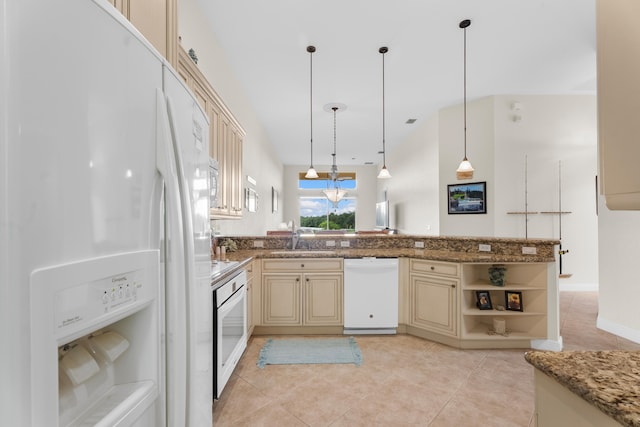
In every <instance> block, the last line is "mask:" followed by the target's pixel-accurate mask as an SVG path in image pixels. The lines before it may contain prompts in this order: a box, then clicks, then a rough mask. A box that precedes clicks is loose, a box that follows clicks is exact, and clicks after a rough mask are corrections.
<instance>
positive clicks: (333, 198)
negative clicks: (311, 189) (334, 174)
mask: <svg viewBox="0 0 640 427" xmlns="http://www.w3.org/2000/svg"><path fill="white" fill-rule="evenodd" d="M322 192H323V193H324V195H325V197H326V198H327V199H329V201H330V202H331V203H333V204H334V206H335V205H337V204H338V202H340V200H342V199H343V198H344V196H346V195H347V192H346V191H345V190H342V189H341V188H339V187H334V188H327V189H326V190H322Z"/></svg>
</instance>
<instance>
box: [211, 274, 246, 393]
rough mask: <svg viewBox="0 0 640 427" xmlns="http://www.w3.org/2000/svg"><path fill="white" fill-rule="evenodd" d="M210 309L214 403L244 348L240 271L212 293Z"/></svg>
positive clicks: (243, 283)
mask: <svg viewBox="0 0 640 427" xmlns="http://www.w3.org/2000/svg"><path fill="white" fill-rule="evenodd" d="M216 286H217V285H216ZM214 289H215V288H214ZM213 306H214V307H216V311H215V313H214V316H213V330H214V337H213V342H214V348H213V368H214V376H213V390H214V395H215V398H216V399H217V398H219V397H220V394H221V393H222V390H223V389H224V386H225V385H226V384H227V381H228V380H229V377H231V374H232V373H233V370H234V369H235V367H236V365H237V364H238V361H239V360H240V357H241V356H242V353H243V352H244V350H245V349H246V348H247V274H246V272H245V271H244V270H241V271H240V273H239V274H238V275H236V276H234V277H232V278H231V279H226V280H225V282H224V284H223V285H222V286H220V287H218V288H217V289H215V290H214V291H213Z"/></svg>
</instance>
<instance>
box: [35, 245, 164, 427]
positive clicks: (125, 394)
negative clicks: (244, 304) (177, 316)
mask: <svg viewBox="0 0 640 427" xmlns="http://www.w3.org/2000/svg"><path fill="white" fill-rule="evenodd" d="M159 265H160V264H159V252H158V251H155V250H151V251H139V252H132V253H123V254H118V255H112V256H106V257H101V258H93V259H89V260H84V261H79V262H75V263H71V264H65V265H60V266H54V267H49V268H45V269H39V270H36V271H34V272H33V273H32V275H31V308H32V309H31V329H32V339H31V346H32V352H31V372H32V377H31V383H32V414H33V425H48V426H116V425H117V426H125V425H126V426H140V427H142V426H145V427H146V426H156V425H160V424H161V423H162V422H163V421H162V420H163V418H162V414H161V411H160V409H159V408H161V405H159V404H158V400H159V396H160V395H161V386H162V384H161V383H162V377H161V375H160V372H161V343H160V335H161V333H162V328H161V325H160V319H161V315H160V298H159V291H160V282H159V280H160V279H159V278H160V267H159ZM55 421H57V423H56V422H55Z"/></svg>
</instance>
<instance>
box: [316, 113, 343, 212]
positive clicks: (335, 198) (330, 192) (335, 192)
mask: <svg viewBox="0 0 640 427" xmlns="http://www.w3.org/2000/svg"><path fill="white" fill-rule="evenodd" d="M331 110H332V111H333V154H331V156H332V157H333V163H332V165H331V172H329V177H330V178H331V182H332V184H333V188H327V189H326V190H322V192H323V193H324V195H325V196H326V197H327V199H329V201H330V202H331V203H333V206H334V207H336V208H337V207H338V202H340V200H342V198H343V197H344V196H345V195H346V194H347V192H346V191H345V190H342V189H341V188H340V186H339V185H338V176H339V175H338V166H337V165H336V113H337V112H338V106H336V105H333V106H332V107H331Z"/></svg>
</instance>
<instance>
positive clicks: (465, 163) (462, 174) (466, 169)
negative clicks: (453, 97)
mask: <svg viewBox="0 0 640 427" xmlns="http://www.w3.org/2000/svg"><path fill="white" fill-rule="evenodd" d="M469 25H471V20H469V19H465V20H464V21H461V22H460V24H459V26H460V28H462V30H463V32H464V78H463V80H464V83H463V87H464V159H462V162H460V166H458V169H457V170H456V178H457V179H471V178H473V166H471V162H469V160H468V159H467V27H469Z"/></svg>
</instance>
